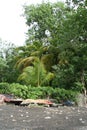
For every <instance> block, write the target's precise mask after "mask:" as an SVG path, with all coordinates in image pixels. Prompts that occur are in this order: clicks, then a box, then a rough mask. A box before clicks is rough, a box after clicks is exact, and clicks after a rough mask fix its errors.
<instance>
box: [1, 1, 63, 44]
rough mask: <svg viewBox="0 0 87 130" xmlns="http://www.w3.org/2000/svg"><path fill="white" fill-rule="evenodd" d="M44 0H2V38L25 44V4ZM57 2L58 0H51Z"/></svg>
mask: <svg viewBox="0 0 87 130" xmlns="http://www.w3.org/2000/svg"><path fill="white" fill-rule="evenodd" d="M42 1H43V0H0V38H1V39H2V41H8V42H11V43H14V44H15V45H16V46H21V45H24V43H25V40H26V32H27V29H28V27H27V25H26V20H25V19H24V17H23V16H22V14H23V5H24V4H28V5H30V4H37V3H41V2H42ZM44 1H46V0H44ZM49 1H50V2H57V1H58V0H49ZM61 1H63V0H61Z"/></svg>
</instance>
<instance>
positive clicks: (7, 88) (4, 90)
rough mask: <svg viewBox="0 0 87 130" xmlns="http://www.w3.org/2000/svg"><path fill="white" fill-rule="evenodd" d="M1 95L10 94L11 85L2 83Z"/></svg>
mask: <svg viewBox="0 0 87 130" xmlns="http://www.w3.org/2000/svg"><path fill="white" fill-rule="evenodd" d="M0 93H1V94H2V93H3V94H6V93H7V94H8V93H9V83H6V82H1V83H0Z"/></svg>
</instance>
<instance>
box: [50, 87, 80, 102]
mask: <svg viewBox="0 0 87 130" xmlns="http://www.w3.org/2000/svg"><path fill="white" fill-rule="evenodd" d="M77 94H78V92H77V91H72V90H65V89H60V88H55V89H54V92H53V93H52V98H55V99H56V100H57V101H58V102H60V101H65V100H72V101H76V95H77Z"/></svg>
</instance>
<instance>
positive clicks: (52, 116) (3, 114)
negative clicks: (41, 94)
mask: <svg viewBox="0 0 87 130" xmlns="http://www.w3.org/2000/svg"><path fill="white" fill-rule="evenodd" d="M0 130H87V108H82V107H81V108H80V107H58V108H51V107H49V108H47V107H28V106H27V107H23V106H15V105H0Z"/></svg>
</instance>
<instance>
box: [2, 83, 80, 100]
mask: <svg viewBox="0 0 87 130" xmlns="http://www.w3.org/2000/svg"><path fill="white" fill-rule="evenodd" d="M0 93H1V94H13V95H14V96H16V97H20V98H23V99H27V98H29V99H30V98H31V99H47V98H50V99H56V100H57V102H61V101H64V100H66V99H68V100H72V101H75V99H76V96H77V94H78V92H77V91H72V90H65V89H60V88H52V87H50V86H46V87H44V86H43V87H40V86H39V87H33V86H26V85H21V84H18V83H12V84H8V83H0Z"/></svg>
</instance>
